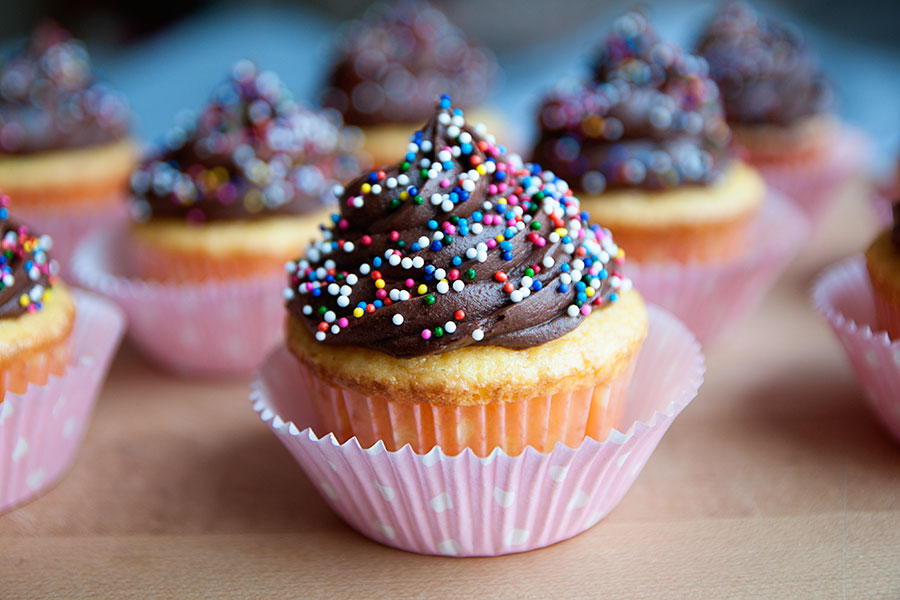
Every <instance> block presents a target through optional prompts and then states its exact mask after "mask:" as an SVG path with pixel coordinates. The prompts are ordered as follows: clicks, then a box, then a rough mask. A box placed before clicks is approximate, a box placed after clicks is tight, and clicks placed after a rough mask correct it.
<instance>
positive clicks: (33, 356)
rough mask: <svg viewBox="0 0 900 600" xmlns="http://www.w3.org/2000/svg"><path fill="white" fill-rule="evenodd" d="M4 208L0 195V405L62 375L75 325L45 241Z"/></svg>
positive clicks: (5, 202) (69, 298) (68, 296)
mask: <svg viewBox="0 0 900 600" xmlns="http://www.w3.org/2000/svg"><path fill="white" fill-rule="evenodd" d="M9 203H10V200H9V196H8V195H6V194H0V222H2V224H3V233H2V239H0V247H2V250H3V254H2V255H0V373H2V377H0V402H2V401H3V396H4V395H5V394H6V393H8V392H11V393H16V394H23V393H25V391H26V390H27V388H28V386H29V385H30V384H37V385H44V384H45V383H47V377H48V376H49V375H51V374H52V375H62V374H63V373H64V372H65V369H66V362H67V360H68V358H69V334H70V333H71V332H72V325H73V323H74V322H75V305H74V303H73V300H72V296H71V294H70V293H69V291H68V289H67V288H66V286H65V285H63V283H62V282H61V281H59V280H58V279H57V271H58V267H57V264H56V262H55V261H53V260H51V259H50V258H49V255H48V250H49V249H50V247H51V245H52V242H51V240H50V237H49V236H46V235H36V234H35V233H33V232H32V231H31V230H30V229H29V228H28V226H27V225H24V224H21V223H19V222H17V221H16V220H15V219H13V218H12V216H11V215H10V212H9Z"/></svg>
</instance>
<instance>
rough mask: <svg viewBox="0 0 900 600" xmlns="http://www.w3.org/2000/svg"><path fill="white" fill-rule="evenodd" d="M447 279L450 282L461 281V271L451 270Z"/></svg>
mask: <svg viewBox="0 0 900 600" xmlns="http://www.w3.org/2000/svg"><path fill="white" fill-rule="evenodd" d="M447 277H448V278H449V279H450V281H456V280H457V279H459V271H458V270H457V269H450V272H449V273H447Z"/></svg>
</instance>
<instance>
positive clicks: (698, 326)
mask: <svg viewBox="0 0 900 600" xmlns="http://www.w3.org/2000/svg"><path fill="white" fill-rule="evenodd" d="M809 231H810V228H809V223H808V222H807V220H806V218H805V217H804V216H803V214H802V213H801V212H800V211H799V210H797V209H796V208H794V206H793V205H792V204H791V203H790V202H788V201H786V200H785V199H784V197H783V196H781V195H780V194H778V193H776V192H772V191H770V192H769V195H768V198H767V199H766V202H765V204H764V205H763V208H762V210H761V211H760V214H759V216H758V217H757V220H756V222H755V223H754V226H753V231H752V232H751V238H752V239H753V240H754V244H753V246H752V247H751V248H750V250H749V251H747V252H746V253H745V254H744V255H743V256H742V257H740V258H737V259H734V260H731V261H729V262H726V263H688V264H682V263H675V262H672V263H645V264H638V263H636V262H634V261H626V262H625V265H624V267H623V271H624V272H625V274H626V275H628V276H629V277H630V278H631V279H632V281H633V282H634V287H635V288H636V289H637V290H639V291H640V292H641V295H643V296H644V298H645V299H647V300H648V301H649V302H653V303H654V304H658V305H660V306H662V307H664V308H666V309H667V310H669V311H671V312H672V313H674V314H675V315H676V316H677V317H678V318H679V319H681V320H682V321H684V322H685V323H686V324H687V326H688V327H690V329H691V331H693V332H694V334H695V335H696V336H697V338H698V339H699V340H700V341H701V342H703V343H707V342H709V341H710V340H712V339H714V338H715V337H716V336H718V335H719V334H720V333H722V331H723V330H724V329H726V328H727V327H728V326H730V325H732V324H733V323H735V322H736V321H737V320H739V319H740V318H741V317H743V316H745V315H746V314H748V313H749V312H750V311H751V310H752V309H753V308H755V306H756V305H757V303H759V301H760V300H761V299H762V297H763V295H764V294H765V293H766V291H767V290H768V289H769V287H770V286H771V285H772V283H773V282H774V281H775V279H776V278H777V277H778V275H779V274H780V273H781V272H782V271H783V270H784V268H785V267H787V265H788V263H789V262H790V261H791V259H792V258H793V257H794V255H795V254H796V253H797V251H798V250H799V249H800V247H801V246H802V245H803V244H804V242H805V241H806V239H807V238H808V236H809Z"/></svg>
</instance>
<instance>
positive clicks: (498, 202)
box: [497, 198, 506, 204]
mask: <svg viewBox="0 0 900 600" xmlns="http://www.w3.org/2000/svg"><path fill="white" fill-rule="evenodd" d="M497 204H506V198H499V199H497Z"/></svg>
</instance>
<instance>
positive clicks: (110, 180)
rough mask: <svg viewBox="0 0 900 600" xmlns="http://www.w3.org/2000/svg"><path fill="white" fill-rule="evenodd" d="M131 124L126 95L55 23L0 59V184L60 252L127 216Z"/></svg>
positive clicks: (132, 154) (132, 151) (131, 161)
mask: <svg viewBox="0 0 900 600" xmlns="http://www.w3.org/2000/svg"><path fill="white" fill-rule="evenodd" d="M128 126H129V109H128V105H127V103H126V102H125V100H124V99H123V98H122V96H121V95H120V94H118V93H116V92H115V91H113V90H112V89H110V88H109V87H108V86H107V85H106V84H104V83H102V81H101V80H100V78H99V77H98V76H97V74H96V73H95V72H94V70H93V69H92V67H91V63H90V58H89V57H88V54H87V51H86V50H85V48H84V45H83V44H82V43H81V42H79V41H77V40H75V39H72V37H71V35H70V34H69V33H68V32H67V31H65V30H63V29H61V28H59V27H58V26H57V25H55V24H52V23H46V24H44V25H41V26H40V27H38V29H37V30H36V31H35V33H34V35H33V36H32V38H31V39H30V40H29V41H28V42H27V43H25V44H22V45H21V46H18V47H16V48H15V49H14V51H12V52H11V53H10V54H8V55H6V56H5V57H3V58H2V61H0V187H2V188H3V189H4V190H5V191H6V192H7V193H9V194H10V195H11V196H12V197H14V198H15V199H16V207H17V211H18V212H19V213H20V214H23V215H25V216H27V217H28V219H29V220H30V221H32V222H33V223H34V224H36V225H38V226H40V227H41V228H42V229H43V230H45V231H48V232H49V233H50V234H52V235H53V236H54V239H55V241H56V243H57V247H59V245H60V244H62V245H63V246H64V247H63V248H59V249H60V250H62V253H61V256H67V255H68V252H69V250H71V247H72V246H73V245H74V243H75V242H76V241H77V239H78V238H79V237H80V236H82V235H83V234H84V233H85V232H86V231H87V230H89V229H90V228H91V227H102V226H104V225H105V224H108V223H109V222H110V221H111V220H113V219H115V218H124V216H125V215H126V211H125V201H124V199H125V194H126V191H127V188H128V177H129V174H130V173H131V170H132V168H133V167H134V160H135V145H134V143H133V142H132V141H131V139H130V138H129V136H128Z"/></svg>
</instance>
